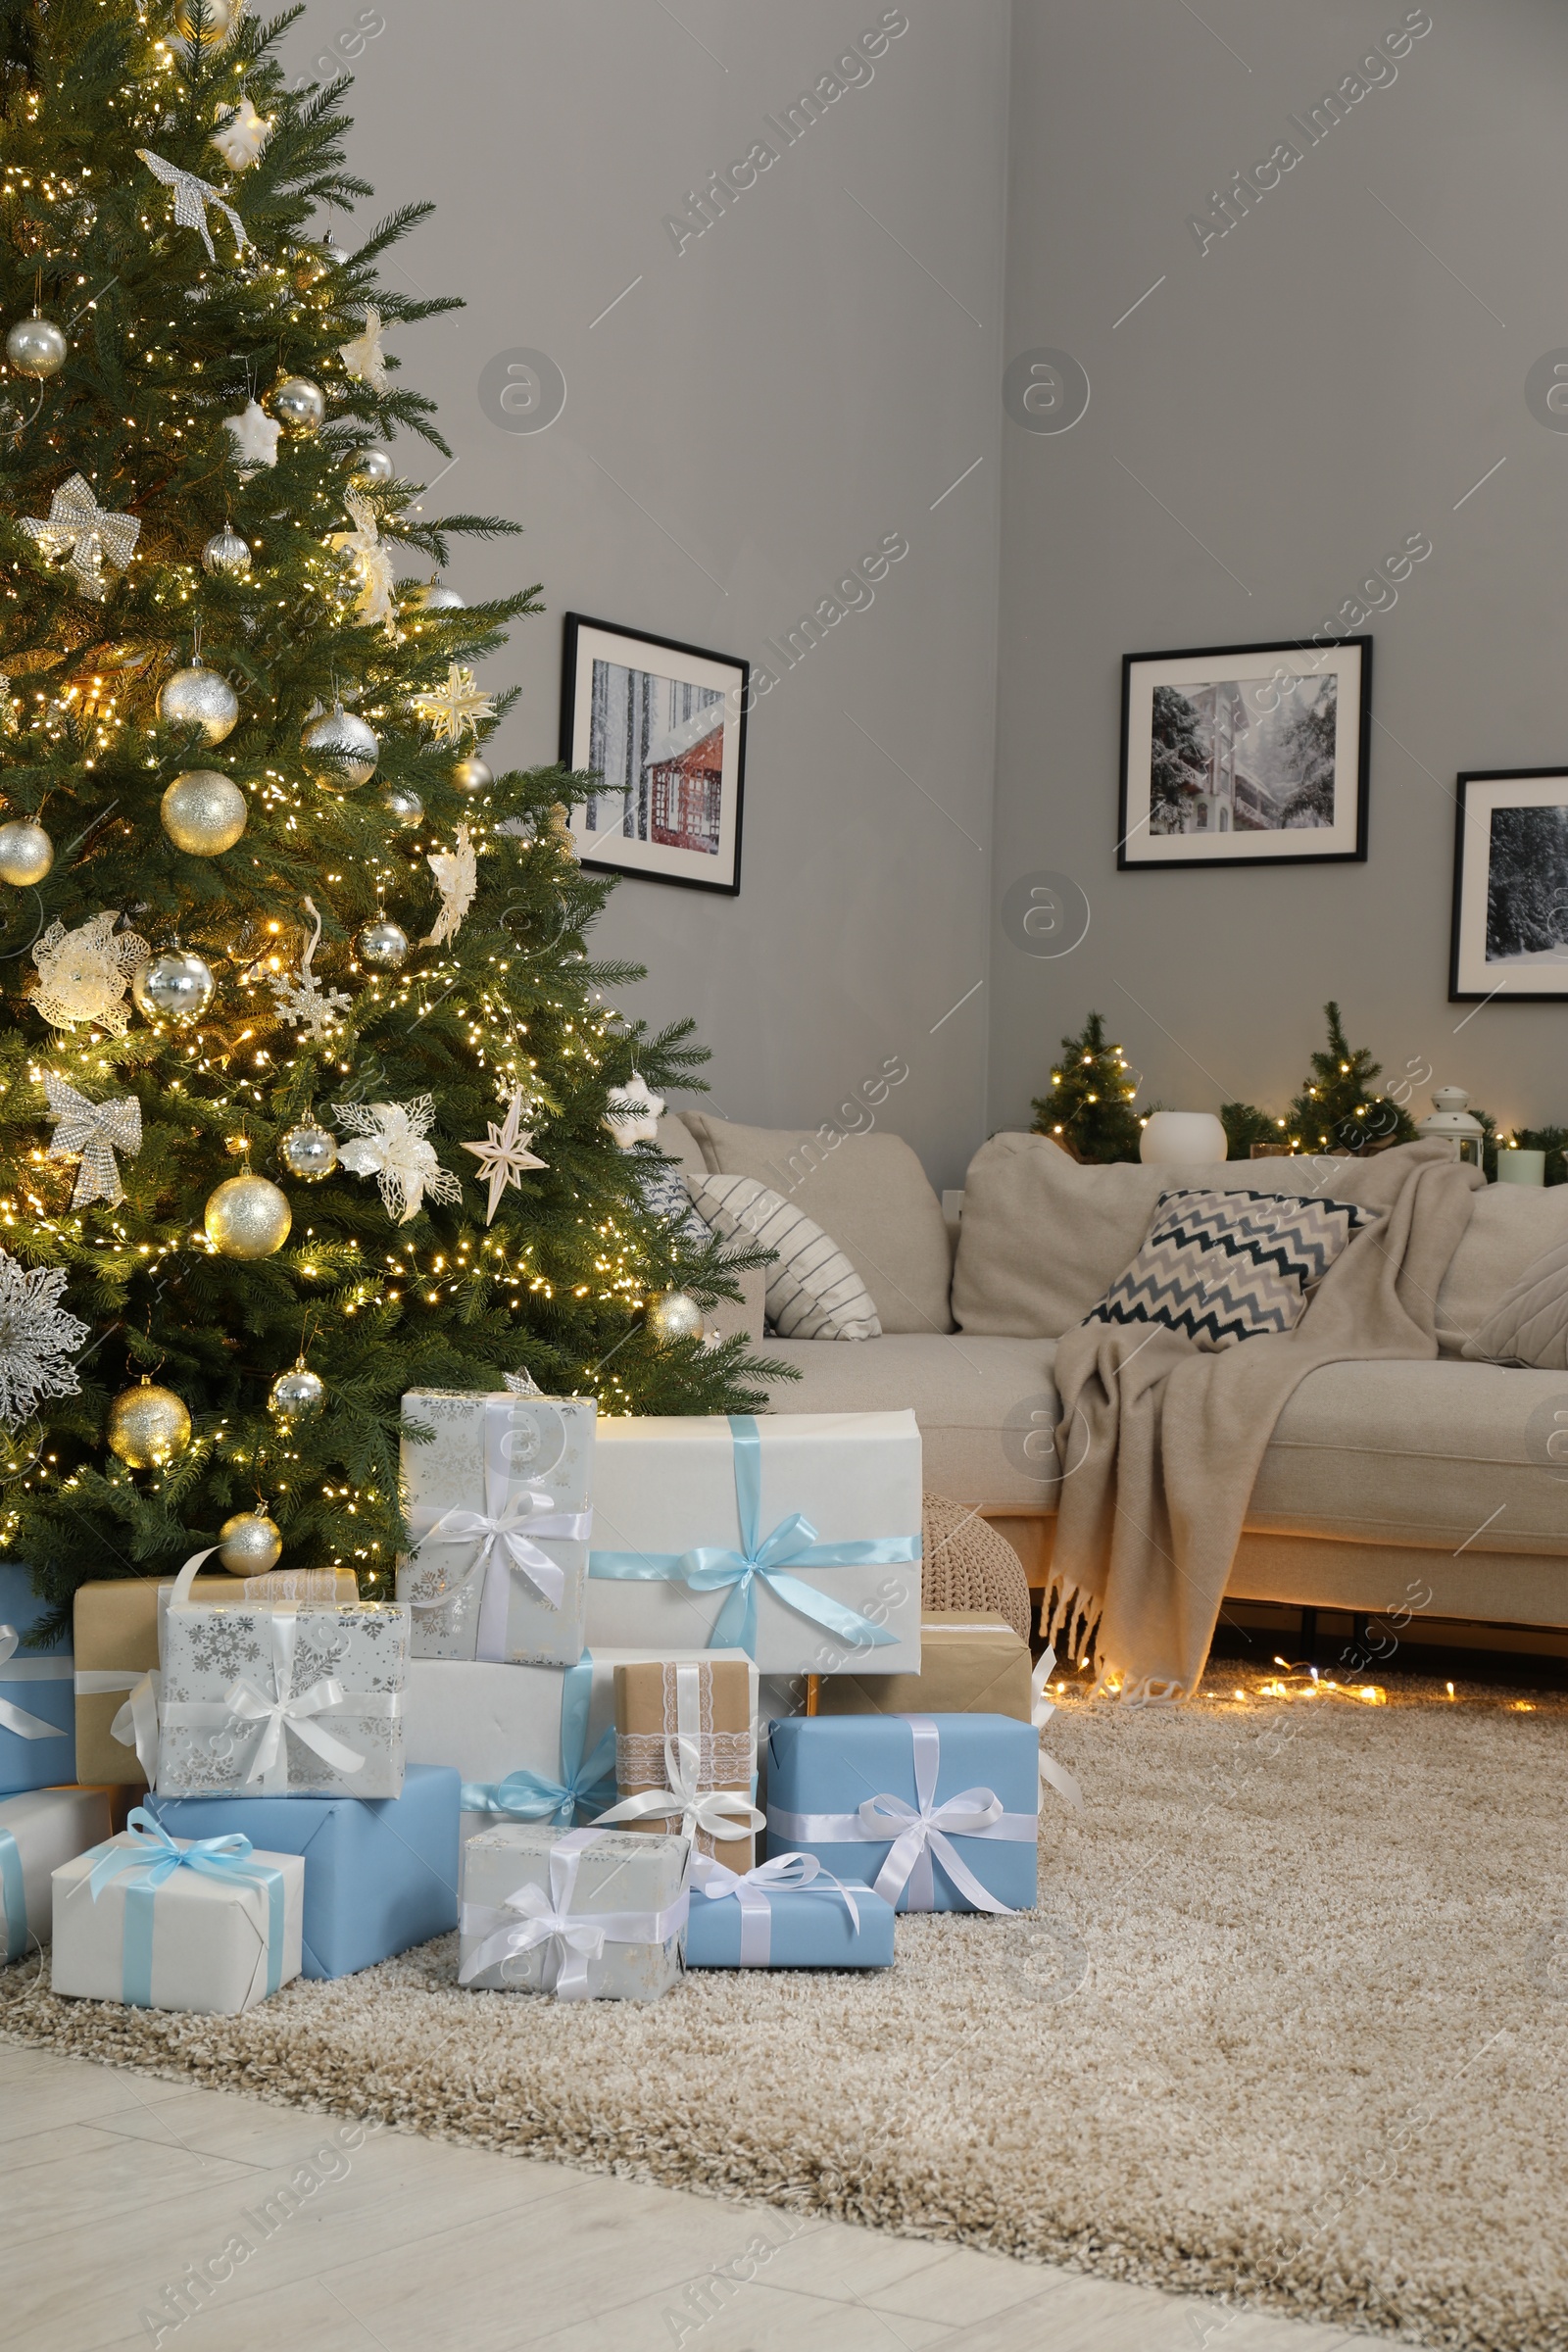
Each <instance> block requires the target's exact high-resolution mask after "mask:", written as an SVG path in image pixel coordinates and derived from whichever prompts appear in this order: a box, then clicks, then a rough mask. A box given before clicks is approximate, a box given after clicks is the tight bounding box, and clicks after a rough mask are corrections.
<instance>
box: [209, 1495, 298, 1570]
mask: <svg viewBox="0 0 1568 2352" xmlns="http://www.w3.org/2000/svg"><path fill="white" fill-rule="evenodd" d="M218 1556H219V1558H220V1559H221V1561H222V1563H223V1566H224V1567H225V1568H226V1569H227V1570H228V1573H229V1575H230V1576H265V1575H266V1574H267V1572H268V1570H269V1569H270V1568H275V1567H276V1566H277V1563H278V1561H279V1560H280V1559H281V1558H282V1556H283V1534H282V1530H281V1529H280V1528H279V1526H278V1524H277V1521H276V1520H275V1519H269V1517H268V1516H267V1513H266V1512H265V1511H236V1512H235V1513H234V1516H233V1518H232V1519H225V1520H224V1521H223V1524H222V1526H221V1528H220V1529H219V1531H218Z"/></svg>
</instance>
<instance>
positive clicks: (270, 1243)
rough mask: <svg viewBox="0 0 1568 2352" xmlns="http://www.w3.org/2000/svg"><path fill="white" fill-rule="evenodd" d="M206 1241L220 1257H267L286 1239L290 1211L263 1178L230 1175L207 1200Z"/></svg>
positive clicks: (283, 1196)
mask: <svg viewBox="0 0 1568 2352" xmlns="http://www.w3.org/2000/svg"><path fill="white" fill-rule="evenodd" d="M202 1222H203V1224H204V1225H205V1226H206V1228H207V1239H208V1240H209V1241H210V1242H211V1243H212V1245H213V1247H214V1249H215V1250H217V1251H218V1253H219V1255H220V1257H270V1256H271V1255H272V1253H273V1251H274V1250H281V1249H282V1247H283V1244H284V1243H285V1242H286V1241H287V1240H288V1234H289V1227H290V1226H291V1225H292V1224H293V1222H294V1211H293V1210H292V1209H291V1208H290V1207H289V1204H288V1195H287V1193H284V1192H280V1191H279V1190H278V1188H277V1186H276V1185H275V1184H273V1183H271V1182H270V1179H269V1178H268V1177H266V1176H253V1175H250V1174H246V1175H244V1176H230V1177H229V1178H228V1179H227V1181H226V1183H223V1184H221V1185H220V1186H219V1187H218V1190H217V1191H216V1192H214V1193H210V1194H209V1195H208V1197H207V1206H206V1208H205V1209H204V1210H203V1211H202Z"/></svg>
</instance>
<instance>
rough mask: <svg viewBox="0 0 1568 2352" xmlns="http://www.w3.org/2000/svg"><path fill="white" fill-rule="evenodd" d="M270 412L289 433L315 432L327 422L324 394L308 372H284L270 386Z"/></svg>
mask: <svg viewBox="0 0 1568 2352" xmlns="http://www.w3.org/2000/svg"><path fill="white" fill-rule="evenodd" d="M272 415H273V416H274V417H276V418H277V420H278V422H279V424H283V425H287V427H288V429H289V431H290V432H291V433H319V431H320V429H321V427H322V425H323V424H324V423H325V422H326V394H325V393H324V392H323V391H322V390H321V387H320V385H319V384H313V383H312V381H311V379H310V377H309V376H308V375H286V376H285V377H284V378H283V381H282V382H281V383H280V384H278V385H276V386H275V387H274V388H273V391H272Z"/></svg>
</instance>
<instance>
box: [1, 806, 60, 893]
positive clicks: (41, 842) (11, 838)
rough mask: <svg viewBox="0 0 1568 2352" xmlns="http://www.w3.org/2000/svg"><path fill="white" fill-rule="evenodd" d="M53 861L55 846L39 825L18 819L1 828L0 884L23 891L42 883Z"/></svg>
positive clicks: (26, 819)
mask: <svg viewBox="0 0 1568 2352" xmlns="http://www.w3.org/2000/svg"><path fill="white" fill-rule="evenodd" d="M54 861H55V845H54V843H53V842H52V841H51V840H50V838H49V836H48V834H47V833H46V832H45V831H44V829H43V827H42V825H35V824H33V823H32V822H31V820H30V819H29V818H27V817H23V816H19V817H16V818H14V819H13V820H12V822H11V823H10V824H9V825H0V882H9V883H10V884H11V887H12V888H13V890H26V889H28V888H29V887H30V886H31V885H32V884H33V883H35V882H41V881H42V880H43V878H44V876H45V874H46V873H47V872H48V871H49V868H50V867H51V866H52V865H53V863H54Z"/></svg>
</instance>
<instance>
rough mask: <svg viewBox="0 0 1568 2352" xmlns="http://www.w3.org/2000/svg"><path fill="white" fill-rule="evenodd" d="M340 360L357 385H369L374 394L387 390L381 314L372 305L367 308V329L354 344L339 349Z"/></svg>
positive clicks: (347, 344)
mask: <svg viewBox="0 0 1568 2352" xmlns="http://www.w3.org/2000/svg"><path fill="white" fill-rule="evenodd" d="M337 356H338V358H339V359H340V360H341V361H342V363H343V365H344V367H345V368H347V369H348V371H349V373H350V375H352V376H353V377H354V379H355V381H356V382H357V383H362V384H368V385H369V387H370V390H371V391H372V392H384V391H385V390H386V388H387V373H386V356H385V354H384V353H383V351H382V349H381V314H380V312H379V311H378V310H376V309H375V307H374V305H373V304H371V303H367V304H366V306H365V328H364V331H363V333H361V334H358V335H356V336H355V338H354V340H353V342H352V343H343V344H340V345H339V347H338V355H337Z"/></svg>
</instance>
